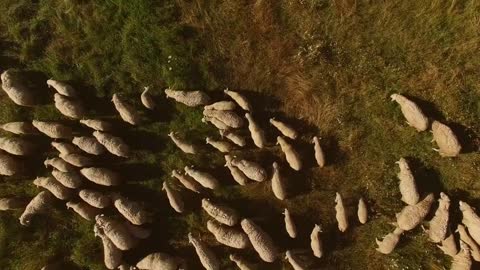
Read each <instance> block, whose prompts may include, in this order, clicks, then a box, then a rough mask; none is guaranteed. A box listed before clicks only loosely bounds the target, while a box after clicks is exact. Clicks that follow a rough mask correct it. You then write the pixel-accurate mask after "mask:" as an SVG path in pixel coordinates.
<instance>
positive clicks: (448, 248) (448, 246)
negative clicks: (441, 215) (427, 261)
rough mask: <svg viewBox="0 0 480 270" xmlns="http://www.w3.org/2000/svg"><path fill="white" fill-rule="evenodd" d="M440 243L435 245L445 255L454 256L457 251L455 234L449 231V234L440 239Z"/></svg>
mask: <svg viewBox="0 0 480 270" xmlns="http://www.w3.org/2000/svg"><path fill="white" fill-rule="evenodd" d="M441 243H442V244H441V245H437V247H438V248H439V249H440V250H441V251H443V253H444V254H445V255H448V256H450V257H453V256H455V255H456V254H457V253H458V248H457V243H456V241H455V235H454V234H453V233H450V235H449V236H448V237H447V238H445V239H444V240H442V242H441Z"/></svg>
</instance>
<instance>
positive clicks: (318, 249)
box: [310, 224, 323, 259]
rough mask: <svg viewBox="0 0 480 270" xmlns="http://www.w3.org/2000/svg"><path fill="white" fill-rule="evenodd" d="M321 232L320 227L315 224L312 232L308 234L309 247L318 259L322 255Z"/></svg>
mask: <svg viewBox="0 0 480 270" xmlns="http://www.w3.org/2000/svg"><path fill="white" fill-rule="evenodd" d="M321 232H322V228H321V227H320V226H319V225H317V224H315V227H313V230H312V233H311V234H310V248H311V249H312V252H313V256H315V257H317V258H319V259H320V258H322V256H323V243H322V238H321V237H320V233H321Z"/></svg>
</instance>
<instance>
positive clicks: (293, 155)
mask: <svg viewBox="0 0 480 270" xmlns="http://www.w3.org/2000/svg"><path fill="white" fill-rule="evenodd" d="M277 144H279V145H280V148H281V149H282V152H283V153H284V154H285V158H286V159H287V162H288V165H290V167H291V168H292V169H294V170H295V171H300V170H301V169H302V160H301V159H300V155H299V154H298V152H297V150H295V148H293V146H292V145H291V144H290V143H288V142H287V141H286V140H285V139H284V138H282V137H280V136H278V137H277Z"/></svg>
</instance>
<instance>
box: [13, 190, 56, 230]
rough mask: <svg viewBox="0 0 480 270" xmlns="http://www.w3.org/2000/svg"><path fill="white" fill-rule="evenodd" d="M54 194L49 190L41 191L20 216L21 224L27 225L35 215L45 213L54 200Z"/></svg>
mask: <svg viewBox="0 0 480 270" xmlns="http://www.w3.org/2000/svg"><path fill="white" fill-rule="evenodd" d="M53 200H54V199H53V196H52V194H51V193H50V192H48V191H40V193H38V194H37V196H35V197H34V198H33V199H32V200H31V201H30V202H29V203H28V204H27V206H26V207H25V210H24V211H23V213H22V215H21V216H20V218H19V220H20V224H22V225H24V226H27V225H29V224H30V221H31V219H32V217H33V216H34V215H37V214H42V213H45V212H46V211H47V209H48V206H49V205H51V204H52V202H53Z"/></svg>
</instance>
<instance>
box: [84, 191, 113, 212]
mask: <svg viewBox="0 0 480 270" xmlns="http://www.w3.org/2000/svg"><path fill="white" fill-rule="evenodd" d="M78 195H79V197H80V198H81V199H82V200H84V201H85V202H86V203H88V204H89V205H91V206H93V207H95V208H106V207H109V206H110V205H111V204H112V200H111V199H110V197H109V196H107V195H105V194H103V193H102V192H100V191H96V190H91V189H82V190H80V191H79V192H78Z"/></svg>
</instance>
